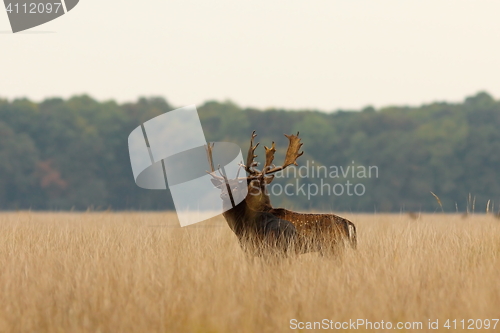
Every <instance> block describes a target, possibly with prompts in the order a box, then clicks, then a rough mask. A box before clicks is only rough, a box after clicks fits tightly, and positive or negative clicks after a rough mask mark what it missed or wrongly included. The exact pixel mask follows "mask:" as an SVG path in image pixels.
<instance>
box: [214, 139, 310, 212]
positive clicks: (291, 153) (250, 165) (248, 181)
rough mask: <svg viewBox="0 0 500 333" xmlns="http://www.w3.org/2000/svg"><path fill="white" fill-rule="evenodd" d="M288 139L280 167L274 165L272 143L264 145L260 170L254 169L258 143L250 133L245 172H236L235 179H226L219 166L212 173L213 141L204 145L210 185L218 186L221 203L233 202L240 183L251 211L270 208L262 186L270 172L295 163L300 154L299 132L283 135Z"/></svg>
mask: <svg viewBox="0 0 500 333" xmlns="http://www.w3.org/2000/svg"><path fill="white" fill-rule="evenodd" d="M285 136H286V137H287V138H288V141H289V143H288V148H287V151H286V156H285V161H284V163H283V164H282V165H281V166H276V165H274V164H273V161H274V154H275V152H276V146H275V143H274V142H273V143H272V145H271V148H268V147H264V148H265V151H266V161H265V164H264V167H263V168H262V170H259V169H257V168H256V167H257V166H258V163H257V162H256V161H255V158H256V157H257V155H256V154H255V150H256V149H257V147H258V146H259V143H257V144H255V145H254V139H255V138H256V137H257V135H256V134H255V131H253V132H252V136H251V138H250V148H249V149H248V154H247V161H246V164H245V165H241V167H243V168H244V169H245V171H246V172H247V177H242V178H239V177H238V176H239V171H238V175H237V176H236V178H235V179H227V177H226V176H225V175H224V174H223V172H222V171H221V170H220V167H219V174H220V175H217V174H216V170H215V167H214V164H213V160H212V150H213V144H209V145H207V157H208V161H209V165H210V168H211V172H209V173H210V175H212V183H213V184H214V186H216V187H217V188H219V189H220V190H221V191H222V192H221V199H222V200H223V201H225V202H228V203H229V202H231V200H233V201H234V195H237V194H238V189H241V188H242V186H247V189H248V195H247V196H246V199H245V201H246V203H247V205H248V206H249V207H250V208H252V209H253V210H255V211H264V210H266V208H269V207H271V202H270V199H269V194H268V192H267V189H266V186H267V185H269V184H270V183H271V182H272V181H273V179H274V176H275V175H274V174H275V173H276V172H278V171H281V170H284V169H286V168H287V167H289V166H290V165H298V164H297V158H299V157H300V156H302V154H304V152H299V150H300V148H301V147H302V143H301V142H300V138H299V133H298V132H297V135H293V134H292V135H286V134H285Z"/></svg>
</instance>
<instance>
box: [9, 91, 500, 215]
mask: <svg viewBox="0 0 500 333" xmlns="http://www.w3.org/2000/svg"><path fill="white" fill-rule="evenodd" d="M173 109H175V107H174V106H172V105H171V104H170V103H168V101H166V100H165V99H163V98H140V99H139V100H137V101H136V102H133V103H123V104H119V103H116V102H114V101H104V102H99V101H96V100H94V99H92V98H91V97H89V96H86V95H83V96H74V97H72V98H69V99H61V98H50V99H45V100H44V101H41V102H38V103H37V102H33V101H30V100H29V99H15V100H10V101H9V100H6V99H0V209H6V210H15V209H33V210H70V209H74V210H85V209H88V208H91V209H96V210H99V209H108V208H110V209H114V210H160V209H162V210H163V209H173V202H172V199H171V196H170V193H169V191H168V190H167V191H154V190H144V189H141V188H138V187H137V186H136V185H135V183H134V179H133V176H132V170H131V166H130V159H129V155H128V146H127V144H128V142H127V138H128V135H129V133H130V132H131V131H132V130H133V129H134V128H136V127H137V126H139V125H140V124H141V123H143V122H144V121H147V120H149V119H151V118H153V117H155V116H158V115H160V114H163V113H165V112H168V111H170V110H173ZM198 113H199V115H200V119H201V122H202V126H203V129H204V132H205V136H206V139H207V141H227V142H234V143H237V144H239V145H240V147H242V150H243V155H244V156H245V155H246V150H247V149H248V146H249V141H250V134H251V132H252V131H253V130H256V131H257V134H258V135H259V136H258V137H257V139H258V141H260V142H261V144H262V145H267V146H270V145H271V142H272V141H275V142H276V148H277V153H276V158H275V163H276V164H277V165H278V164H279V163H281V162H282V161H283V158H284V155H285V152H286V148H287V139H286V138H285V137H284V136H283V134H284V133H287V134H290V133H296V132H298V131H300V137H301V138H302V142H303V143H304V146H303V150H304V155H303V156H302V157H300V158H299V159H298V163H299V166H298V167H295V168H292V169H289V170H287V172H284V173H283V174H280V175H277V177H276V178H275V180H274V182H273V183H272V184H271V186H270V187H269V190H270V191H271V196H272V199H273V204H274V206H286V207H289V208H293V209H303V210H309V209H310V210H323V211H352V212H373V211H377V212H386V211H387V212H398V211H441V210H444V211H447V212H454V211H461V212H463V211H466V210H469V211H471V210H475V211H478V212H484V211H485V210H486V206H487V204H488V202H489V207H490V208H489V209H490V210H491V209H494V210H498V209H499V208H500V154H499V153H500V130H499V128H500V101H496V100H494V99H493V98H492V97H491V96H490V95H489V94H487V93H485V92H481V93H478V94H476V95H475V96H471V97H468V98H466V99H465V100H464V101H463V102H461V103H445V102H440V103H432V104H426V105H422V106H418V107H410V106H391V107H385V108H381V109H378V110H376V109H375V108H373V107H366V108H364V109H362V110H358V111H355V110H337V111H335V112H331V113H325V112H320V111H317V110H293V111H291V110H283V109H269V110H258V109H255V108H242V107H240V106H238V105H236V104H235V103H233V102H231V101H226V102H219V101H208V102H206V103H204V104H203V105H200V106H198ZM259 149H261V150H258V154H259V158H258V160H260V161H263V156H264V150H263V148H259ZM368 171H370V174H368ZM431 192H432V193H434V194H435V195H436V196H437V197H438V198H439V202H438V200H437V199H436V197H434V196H433V195H432V194H431ZM441 205H442V208H441ZM494 205H496V208H493V207H494Z"/></svg>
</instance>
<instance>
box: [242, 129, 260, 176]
mask: <svg viewBox="0 0 500 333" xmlns="http://www.w3.org/2000/svg"><path fill="white" fill-rule="evenodd" d="M255 137H257V134H255V131H253V132H252V138H251V139H250V148H249V149H248V155H247V164H246V165H245V171H246V172H248V173H249V174H250V175H255V174H256V173H257V172H258V170H255V169H254V167H256V166H257V162H255V158H256V157H257V155H255V149H257V147H258V146H259V142H257V144H256V145H255V146H254V145H253V139H255Z"/></svg>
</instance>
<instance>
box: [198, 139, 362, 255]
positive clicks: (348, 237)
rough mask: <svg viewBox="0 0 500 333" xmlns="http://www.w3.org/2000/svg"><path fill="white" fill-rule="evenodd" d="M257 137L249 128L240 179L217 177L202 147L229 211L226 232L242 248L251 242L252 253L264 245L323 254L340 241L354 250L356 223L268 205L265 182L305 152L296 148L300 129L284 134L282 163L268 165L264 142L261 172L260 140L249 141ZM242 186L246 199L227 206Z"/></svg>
mask: <svg viewBox="0 0 500 333" xmlns="http://www.w3.org/2000/svg"><path fill="white" fill-rule="evenodd" d="M256 137H257V135H256V133H255V131H253V132H252V135H251V139H250V148H249V150H248V154H247V161H246V164H245V165H243V164H241V167H242V168H244V169H245V171H246V173H247V176H246V177H242V178H239V177H238V176H239V174H238V175H237V176H236V179H230V180H229V179H227V177H225V176H224V175H223V174H222V172H220V170H219V172H220V176H216V175H215V169H214V166H213V161H212V158H211V149H212V148H213V144H212V146H210V145H208V146H207V155H208V159H209V164H210V165H211V170H212V172H211V173H210V174H211V175H212V177H213V179H212V183H213V184H214V186H216V187H218V188H219V189H221V190H222V193H221V199H222V200H223V204H224V205H227V206H225V208H226V209H228V210H226V211H225V212H224V213H223V216H224V218H225V219H226V221H227V223H228V225H229V227H230V228H231V230H233V232H234V233H235V234H236V235H237V236H238V239H239V240H240V245H241V246H242V248H243V247H245V246H246V244H248V243H250V244H252V245H251V246H250V248H253V249H254V250H253V251H254V253H258V254H261V253H260V252H259V250H255V248H256V247H257V248H258V246H259V244H263V245H265V247H267V248H274V249H276V250H278V251H282V252H283V253H285V254H286V253H293V252H294V253H297V254H302V253H307V252H319V253H320V254H322V255H325V254H328V253H332V252H335V251H336V250H338V249H341V246H343V245H349V246H350V247H352V248H356V246H357V236H356V227H355V225H354V224H353V223H352V222H351V221H349V220H347V219H345V218H342V217H340V216H338V215H335V214H308V213H298V212H294V211H290V210H287V209H284V208H274V207H273V206H272V205H271V200H270V197H269V192H268V191H267V186H268V185H269V184H271V182H272V181H273V179H274V177H275V173H276V172H279V171H282V170H285V169H286V168H288V167H290V166H292V165H294V166H297V165H298V163H297V159H298V158H299V157H300V156H302V155H303V154H304V152H303V151H302V152H299V151H300V149H301V147H302V145H303V144H302V143H301V142H300V141H301V139H300V138H299V133H298V132H297V135H293V134H292V135H287V134H285V137H286V138H288V140H289V144H288V148H287V151H286V155H285V160H284V162H283V164H282V165H281V166H276V165H274V164H273V161H274V154H275V152H276V146H275V143H274V142H272V145H271V148H269V147H266V146H264V148H265V164H264V167H263V168H262V170H258V169H257V168H256V167H257V166H258V162H256V161H255V158H257V157H258V156H257V155H256V154H255V150H256V149H257V147H258V146H259V144H260V143H257V144H255V145H254V139H255V138H256ZM245 186H246V188H247V191H246V192H247V195H246V197H245V199H244V200H243V201H241V203H240V204H238V205H237V206H235V207H234V208H231V206H228V205H230V204H231V203H230V200H232V199H231V196H232V195H238V191H241V189H242V188H243V187H245ZM229 208H231V209H229ZM249 239H252V241H251V242H249V241H248V240H249ZM344 247H345V246H344Z"/></svg>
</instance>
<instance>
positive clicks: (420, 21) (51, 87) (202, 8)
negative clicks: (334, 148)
mask: <svg viewBox="0 0 500 333" xmlns="http://www.w3.org/2000/svg"><path fill="white" fill-rule="evenodd" d="M9 31H10V25H9V21H8V18H7V14H6V12H5V11H3V10H2V11H0V32H1V33H0V45H1V46H0V47H1V55H0V97H3V98H9V99H12V98H14V97H20V96H26V97H29V98H31V99H34V100H37V101H39V100H41V99H43V98H45V97H51V96H60V97H69V96H71V95H74V94H82V93H87V94H90V95H91V96H93V97H94V98H97V99H98V100H106V99H115V100H118V101H120V102H123V101H133V100H136V99H137V97H138V96H163V97H165V98H166V99H167V100H168V101H170V102H171V103H172V104H174V105H175V106H179V107H180V106H184V105H190V104H197V105H200V104H201V103H203V102H204V101H206V100H209V99H216V100H225V99H231V100H233V101H234V102H236V103H237V104H239V105H241V106H255V107H259V108H269V107H284V108H291V109H299V108H315V109H320V110H323V111H332V110H335V109H339V108H343V109H359V108H362V107H364V106H366V105H373V106H375V107H381V106H388V105H419V104H421V103H429V102H432V101H450V102H455V101H462V100H463V99H464V98H465V97H466V96H469V95H472V94H475V93H476V92H478V91H480V90H486V91H488V92H489V93H490V94H492V95H493V96H494V97H495V98H499V97H500V42H499V40H500V1H498V0H474V1H473V0H469V1H463V0H377V1H374V0H371V1H368V0H342V1H339V0H314V1H306V0H301V1H295V0H265V1H264V0H251V1H250V0H243V1H242V0H240V1H237V0H227V1H222V0H173V1H165V0H150V1H138V0H137V1H128V0H105V1H103V0H100V1H97V0H80V3H79V4H78V5H77V6H76V7H75V8H74V9H73V10H72V11H70V12H69V13H68V14H66V15H63V16H62V17H60V18H58V19H56V20H54V21H52V22H49V23H46V24H44V25H41V26H39V27H35V28H32V29H30V30H28V31H27V32H26V33H18V34H12V33H8V32H9ZM42 32H50V33H42Z"/></svg>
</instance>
